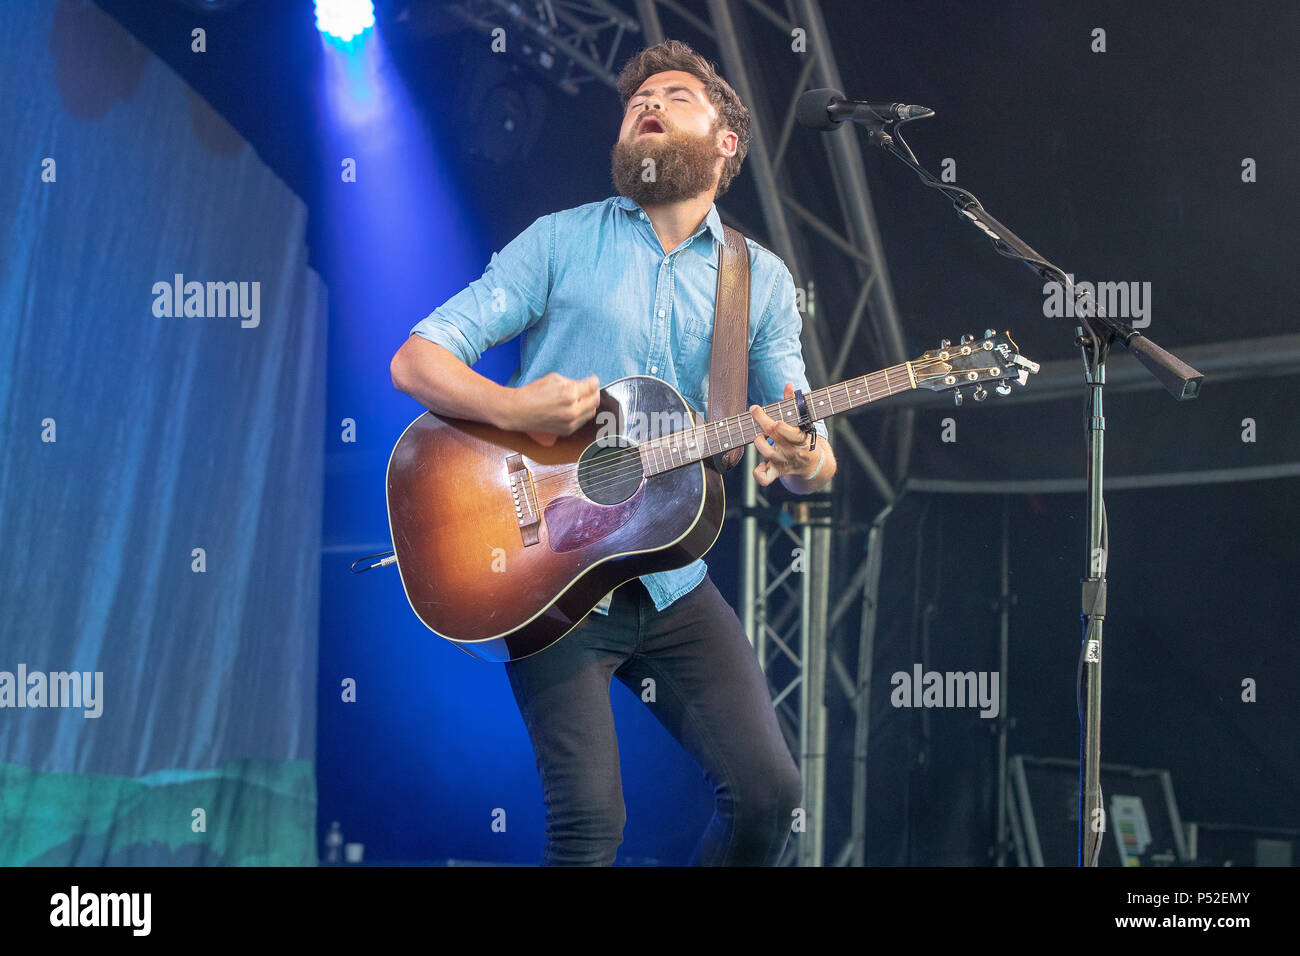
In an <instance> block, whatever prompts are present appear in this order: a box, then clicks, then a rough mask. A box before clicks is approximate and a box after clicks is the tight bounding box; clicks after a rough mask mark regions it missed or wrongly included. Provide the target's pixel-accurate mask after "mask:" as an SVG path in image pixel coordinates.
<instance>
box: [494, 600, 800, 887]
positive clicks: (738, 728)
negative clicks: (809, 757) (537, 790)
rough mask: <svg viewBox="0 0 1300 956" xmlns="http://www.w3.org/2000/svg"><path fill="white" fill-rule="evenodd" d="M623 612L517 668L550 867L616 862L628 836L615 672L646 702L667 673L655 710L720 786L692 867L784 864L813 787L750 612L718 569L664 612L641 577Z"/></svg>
mask: <svg viewBox="0 0 1300 956" xmlns="http://www.w3.org/2000/svg"><path fill="white" fill-rule="evenodd" d="M609 611H610V613H609V616H608V617H606V616H605V615H602V614H598V613H596V612H594V611H593V612H592V613H591V614H589V615H587V617H586V618H585V619H584V620H583V622H582V623H581V624H579V625H578V626H577V627H576V628H574V629H573V630H572V631H570V632H569V633H568V634H567V635H565V636H564V637H563V638H562V639H561V640H560V641H559V642H558V643H556V644H553V645H551V646H550V647H548V648H547V649H546V650H544V651H541V652H540V653H538V654H534V655H532V656H531V657H526V658H524V659H522V660H519V661H514V662H512V663H507V664H506V665H505V667H506V672H507V674H508V675H509V677H510V686H511V688H512V689H513V690H514V694H515V700H516V702H517V703H518V704H519V713H520V715H521V716H522V717H523V719H524V724H525V726H527V728H528V734H529V737H530V738H531V739H532V743H533V751H534V753H535V754H536V755H537V770H538V773H539V774H540V775H541V780H542V791H543V794H544V796H545V799H546V838H547V839H546V851H545V853H544V855H543V857H542V865H543V866H546V865H559V864H568V865H588V866H602V865H603V866H608V865H610V864H612V863H613V862H614V857H615V854H616V853H617V851H618V847H619V845H620V844H621V843H622V842H623V824H624V823H625V821H626V816H627V814H626V808H625V807H624V804H623V785H622V780H621V778H620V772H619V762H618V741H617V739H616V737H615V734H614V718H613V712H612V710H611V708H610V678H611V676H614V677H617V678H618V679H619V680H621V681H622V682H623V683H624V684H625V685H626V686H627V687H628V688H629V689H630V690H631V691H632V692H633V693H634V694H636V695H637V696H638V697H640V698H642V699H643V700H644V699H645V697H644V690H645V685H644V684H643V683H642V682H643V681H644V680H645V679H646V678H651V679H652V680H653V681H654V685H653V687H654V694H655V700H654V701H653V702H647V704H646V706H647V707H649V708H650V709H651V711H652V712H653V713H654V715H655V717H657V718H658V719H659V722H660V723H662V724H663V725H664V727H666V728H667V729H668V732H669V733H671V734H672V735H673V737H674V738H676V740H677V742H678V743H680V744H681V745H682V746H683V747H685V748H686V750H687V752H688V753H689V754H690V755H691V756H692V757H694V758H695V762H696V763H697V764H699V765H700V768H701V769H702V770H703V771H704V776H705V779H706V780H707V781H708V782H709V784H710V785H711V786H712V787H713V792H714V795H715V801H716V802H715V809H714V813H713V818H712V820H710V821H709V825H708V827H707V828H706V829H705V831H704V834H703V836H701V837H700V841H699V843H698V844H697V845H696V847H695V853H694V855H693V856H692V858H691V865H693V866H701V865H713V866H760V865H772V864H775V863H776V862H777V861H778V860H779V858H780V856H781V853H782V851H783V850H784V849H785V845H786V841H787V839H788V838H789V835H790V827H791V823H792V821H793V819H794V817H793V813H794V810H795V809H796V808H797V807H798V805H799V799H800V793H801V789H802V787H801V781H800V779H799V771H798V768H797V767H796V766H795V762H794V759H793V758H792V757H791V756H790V749H789V747H788V746H786V742H785V738H784V737H783V736H782V734H781V730H780V727H779V726H778V725H777V719H776V711H775V709H774V708H773V706H772V697H771V693H770V692H769V690H768V686H767V681H766V679H765V678H764V676H763V672H762V670H761V669H760V668H759V666H758V660H757V658H756V656H755V654H754V649H753V647H752V646H751V645H750V643H749V640H748V638H746V637H745V632H744V629H743V628H742V627H741V624H740V620H739V618H737V617H736V612H735V611H733V610H732V608H731V606H730V605H729V604H728V603H727V602H726V600H725V599H724V598H723V597H722V595H721V594H720V593H719V592H718V589H717V587H715V586H714V584H713V582H712V581H711V580H709V578H708V577H707V576H706V577H705V578H704V580H703V581H701V582H700V583H699V584H698V585H697V586H696V587H695V588H694V589H693V590H691V591H690V592H688V593H687V594H684V595H682V596H681V597H680V598H678V599H677V600H676V601H674V602H673V603H672V604H670V605H669V606H668V607H667V608H665V609H664V610H663V611H658V610H656V608H655V605H654V601H653V600H652V599H651V597H650V594H649V592H648V591H646V589H645V586H644V585H643V584H642V583H641V582H640V580H633V581H629V582H628V583H627V584H624V585H622V586H620V587H619V588H618V589H616V590H615V591H614V598H613V601H612V603H611V605H610V608H609ZM664 823H665V825H668V826H671V825H672V821H670V820H666V821H664Z"/></svg>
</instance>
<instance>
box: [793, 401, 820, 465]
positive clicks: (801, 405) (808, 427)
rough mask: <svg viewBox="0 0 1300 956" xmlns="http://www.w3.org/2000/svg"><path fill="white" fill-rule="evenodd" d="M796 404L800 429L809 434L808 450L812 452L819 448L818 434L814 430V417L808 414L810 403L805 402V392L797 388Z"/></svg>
mask: <svg viewBox="0 0 1300 956" xmlns="http://www.w3.org/2000/svg"><path fill="white" fill-rule="evenodd" d="M794 404H795V407H796V408H798V409H799V429H800V431H805V432H807V433H808V436H809V440H808V450H809V451H812V450H813V449H814V448H816V447H817V432H816V430H815V429H814V428H813V423H812V416H811V415H809V414H808V403H807V402H806V401H804V396H803V392H802V391H800V390H799V389H797V388H796V389H795V390H794Z"/></svg>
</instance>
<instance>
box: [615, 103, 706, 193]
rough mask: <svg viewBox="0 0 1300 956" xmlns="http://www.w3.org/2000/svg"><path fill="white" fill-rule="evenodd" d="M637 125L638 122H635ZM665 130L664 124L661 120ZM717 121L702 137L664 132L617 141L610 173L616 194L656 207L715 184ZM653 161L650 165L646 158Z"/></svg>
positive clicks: (701, 191)
mask: <svg viewBox="0 0 1300 956" xmlns="http://www.w3.org/2000/svg"><path fill="white" fill-rule="evenodd" d="M637 125H638V126H639V125H640V122H639V121H638V124H637ZM661 125H663V126H664V128H665V129H667V124H666V123H663V122H662V121H661ZM716 127H717V124H716V123H715V124H714V128H713V129H710V130H709V132H708V133H706V134H705V135H703V136H692V135H690V134H689V133H682V132H677V131H671V130H670V131H668V132H665V133H663V134H661V135H659V136H647V137H645V138H642V137H639V136H635V134H634V138H633V139H632V140H630V141H629V140H622V139H620V140H618V141H617V142H616V143H615V144H614V152H613V162H612V172H613V179H614V188H615V189H617V190H618V192H619V195H621V196H626V197H627V198H628V199H633V200H635V201H636V202H638V203H640V204H641V205H642V206H660V205H664V204H666V203H673V202H678V201H679V200H682V199H690V198H693V197H695V196H698V195H700V193H703V192H706V191H708V190H710V189H712V188H713V187H714V185H715V178H714V177H715V173H714V167H715V165H716V164H717V161H718V157H717V154H716V153H715V152H714V133H715V132H716ZM647 159H650V160H653V161H654V162H653V164H651V163H647V162H646V160H647Z"/></svg>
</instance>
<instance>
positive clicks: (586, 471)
mask: <svg viewBox="0 0 1300 956" xmlns="http://www.w3.org/2000/svg"><path fill="white" fill-rule="evenodd" d="M873 374H877V375H879V374H883V373H873ZM867 377H868V376H864V378H867ZM887 383H888V385H887V387H888V389H889V394H891V395H892V394H893V389H894V388H895V387H896V386H895V383H893V382H892V381H888V379H887ZM837 388H843V389H844V391H845V401H846V402H848V403H849V404H850V407H853V406H852V399H851V396H850V395H849V394H848V390H849V383H848V382H844V383H841V384H840V385H835V386H831V387H830V388H828V389H827V392H828V393H829V392H830V391H832V390H833V389H837ZM868 394H870V388H869V387H868ZM828 398H829V395H828ZM833 404H834V403H833V400H832V406H833ZM775 406H776V408H777V409H778V414H777V415H774V416H772V417H773V418H777V419H778V420H780V421H784V422H785V423H786V424H791V422H790V421H789V420H788V419H787V418H786V417H785V413H786V412H795V411H797V409H798V405H797V403H796V402H795V401H794V400H793V399H785V400H783V401H780V402H777V403H775ZM843 410H844V411H848V410H849V409H848V408H845V409H843ZM745 421H746V420H745V419H744V418H743V417H739V416H737V417H735V418H731V419H724V420H722V421H717V422H706V423H705V424H703V425H698V426H694V427H693V428H692V429H684V430H683V431H681V432H672V433H670V434H668V435H661V436H658V437H657V438H654V439H651V440H650V441H649V442H642V443H640V444H638V445H633V446H630V447H629V446H621V447H618V448H614V449H611V450H610V452H609V453H607V454H603V455H602V454H600V453H597V455H595V456H593V457H592V458H589V459H587V461H586V462H585V463H580V464H579V465H577V466H576V467H575V468H574V469H572V470H569V471H565V472H564V473H562V474H556V475H548V476H546V477H545V478H541V479H538V480H537V481H536V482H535V485H534V486H535V487H542V486H548V485H551V484H554V483H556V482H559V483H563V484H566V485H567V484H568V483H569V482H570V481H571V480H572V478H573V476H574V475H575V473H576V474H577V475H579V476H580V478H581V479H588V481H587V484H586V485H585V487H586V488H589V489H592V490H595V489H597V488H601V487H605V486H606V485H608V484H609V483H610V480H613V481H620V480H623V479H624V478H630V477H632V475H635V474H637V473H638V472H642V471H643V468H642V465H641V460H642V459H641V450H642V449H649V450H651V451H658V452H659V453H660V454H662V455H664V456H665V457H664V462H665V463H667V462H670V461H671V460H672V459H671V451H669V450H668V449H667V448H663V447H662V446H660V445H655V444H654V443H656V442H662V441H664V440H665V439H667V438H670V437H672V436H673V435H679V434H681V435H684V434H686V433H687V432H688V431H692V430H700V429H706V428H709V427H714V434H715V436H716V435H719V434H720V431H721V429H720V428H718V427H716V426H723V427H725V428H726V429H727V432H728V440H730V437H729V436H730V432H731V429H732V428H736V427H739V428H742V429H743V428H744V427H745ZM727 422H732V423H733V424H732V425H727V424H726V423H727ZM748 422H749V424H750V425H751V426H753V425H755V424H756V423H755V422H754V421H753V419H752V418H750V419H749V420H748ZM759 434H761V431H760V432H755V433H753V434H752V435H750V436H749V437H748V438H747V439H746V440H745V441H744V442H740V443H739V444H737V445H733V446H731V447H733V448H738V447H741V446H742V445H747V444H749V442H750V441H751V440H752V439H754V438H757V437H758V435H759ZM708 442H709V439H708V438H707V437H706V438H705V439H704V441H702V442H701V443H700V444H701V445H703V446H704V447H706V448H707V447H708ZM726 450H728V449H722V450H721V451H718V452H705V453H704V455H702V456H701V458H707V457H711V456H712V455H716V454H722V453H723V452H724V451H726ZM633 458H635V459H637V464H636V465H635V466H634V467H632V468H624V467H623V464H624V463H625V462H630V461H631V459H633ZM696 460H700V459H696ZM608 461H614V462H615V464H613V465H608V464H606V462H608ZM596 462H599V466H598V467H592V465H593V463H596ZM693 463H694V462H681V463H680V465H686V464H693ZM675 467H678V465H673V466H672V467H671V468H669V469H666V470H672V468H675ZM591 479H605V480H597V481H595V482H593V481H591Z"/></svg>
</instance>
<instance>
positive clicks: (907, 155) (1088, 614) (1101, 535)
mask: <svg viewBox="0 0 1300 956" xmlns="http://www.w3.org/2000/svg"><path fill="white" fill-rule="evenodd" d="M916 118H920V117H916ZM911 121H912V120H911V119H904V120H891V119H886V118H883V117H880V116H855V117H854V118H853V122H855V123H857V124H859V125H861V126H863V127H864V128H865V129H866V131H867V136H868V139H869V141H870V142H871V144H872V145H873V146H876V147H877V148H879V149H883V150H885V151H886V152H888V153H890V154H891V155H893V156H895V157H896V158H897V159H899V160H900V161H901V162H902V163H903V165H905V166H907V167H908V168H909V169H911V170H912V171H913V172H915V173H916V174H917V175H918V176H919V177H920V178H921V181H922V182H923V183H924V184H925V185H926V186H930V187H932V188H934V189H937V190H939V191H940V192H942V193H943V194H944V195H946V196H947V197H948V198H949V199H951V200H952V202H953V205H954V206H955V207H956V208H957V211H958V213H960V214H961V216H962V218H963V219H966V220H968V221H969V222H970V223H971V224H972V225H974V226H975V227H976V228H977V229H979V230H980V231H981V232H983V233H984V234H985V235H987V236H988V237H989V238H990V239H991V240H992V241H993V246H994V248H995V249H996V250H997V252H998V253H999V254H1001V255H1003V256H1006V257H1008V258H1011V259H1017V260H1019V261H1021V262H1023V263H1025V265H1027V266H1028V267H1029V268H1030V269H1032V270H1033V271H1034V272H1035V273H1036V274H1037V275H1039V276H1041V277H1042V278H1043V279H1046V280H1048V281H1056V282H1059V283H1061V284H1062V286H1063V287H1064V288H1065V290H1066V292H1067V293H1068V294H1069V295H1070V296H1071V297H1072V298H1073V299H1074V300H1075V302H1076V305H1075V310H1074V317H1075V318H1076V319H1078V326H1077V327H1076V328H1075V344H1076V345H1077V346H1079V350H1080V353H1081V355H1082V357H1083V379H1084V384H1085V386H1086V387H1087V389H1088V392H1087V394H1088V423H1087V425H1086V427H1085V430H1086V431H1087V435H1088V465H1087V497H1088V575H1087V577H1085V578H1083V579H1082V580H1081V584H1082V596H1081V602H1080V617H1081V618H1082V621H1083V639H1082V641H1081V644H1080V649H1079V668H1078V677H1077V678H1076V693H1077V695H1078V696H1077V698H1076V702H1075V703H1076V708H1077V710H1078V712H1079V722H1080V724H1081V733H1080V739H1079V745H1080V755H1079V764H1080V766H1079V771H1080V782H1079V831H1078V859H1077V863H1078V865H1079V866H1096V865H1097V862H1098V859H1099V858H1100V856H1101V846H1102V838H1103V835H1104V833H1105V831H1106V812H1105V810H1104V809H1103V807H1102V794H1101V644H1102V639H1101V638H1102V621H1103V620H1104V619H1105V616H1106V564H1107V557H1108V547H1109V534H1108V533H1107V527H1106V506H1105V502H1104V501H1103V499H1102V460H1103V458H1102V452H1103V448H1104V444H1105V441H1104V439H1105V428H1106V420H1105V418H1104V416H1103V415H1102V389H1103V386H1104V385H1105V384H1106V356H1107V353H1108V352H1109V351H1110V347H1111V345H1113V344H1114V343H1115V342H1116V341H1119V342H1120V343H1121V344H1122V345H1124V346H1125V347H1126V348H1127V349H1128V350H1129V351H1130V352H1132V353H1133V354H1134V355H1135V356H1136V357H1137V359H1138V361H1140V362H1141V363H1142V365H1143V366H1145V367H1146V369H1147V370H1148V371H1149V372H1151V374H1152V375H1154V376H1155V377H1156V378H1157V379H1158V380H1159V381H1160V384H1161V385H1162V386H1164V388H1165V390H1166V391H1168V392H1169V394H1171V395H1172V396H1173V397H1174V398H1175V399H1176V400H1178V401H1184V400H1187V399H1192V398H1195V397H1196V395H1197V394H1198V393H1199V391H1200V385H1201V380H1202V378H1203V376H1202V375H1201V373H1200V372H1198V371H1196V369H1194V368H1192V367H1191V366H1190V365H1187V364H1185V363H1184V362H1182V361H1181V360H1180V359H1178V358H1177V357H1175V356H1173V355H1171V354H1170V353H1168V352H1166V351H1165V350H1164V349H1162V348H1161V347H1160V346H1158V345H1156V344H1155V343H1154V342H1152V341H1151V340H1150V339H1148V338H1147V337H1146V336H1144V335H1142V333H1140V332H1138V331H1137V330H1136V329H1134V328H1133V327H1132V326H1130V325H1128V324H1127V323H1125V322H1121V321H1120V320H1119V319H1118V318H1115V317H1112V316H1109V315H1106V313H1105V310H1104V309H1103V308H1102V305H1101V303H1100V302H1097V301H1096V298H1095V296H1093V295H1092V293H1091V292H1090V291H1089V290H1086V289H1084V290H1080V289H1079V288H1077V287H1076V286H1075V284H1074V281H1073V279H1072V278H1071V277H1070V276H1069V275H1068V274H1066V273H1065V272H1064V271H1062V270H1061V269H1059V268H1058V267H1057V266H1055V265H1053V264H1052V263H1051V262H1048V261H1047V260H1046V259H1044V258H1043V257H1042V256H1041V255H1039V254H1038V253H1037V252H1036V251H1035V250H1034V249H1033V248H1032V247H1030V245H1029V244H1028V243H1026V242H1025V241H1024V240H1023V239H1021V238H1020V237H1019V236H1017V235H1016V234H1015V233H1014V232H1012V231H1011V230H1010V229H1008V228H1007V227H1006V226H1004V225H1003V224H1002V223H1001V222H999V221H998V220H997V219H995V218H994V217H993V216H992V215H990V214H989V212H988V211H987V210H986V209H985V208H984V206H983V205H982V204H981V203H980V201H979V200H978V199H976V198H975V197H974V196H973V195H971V194H970V193H969V192H967V191H966V190H964V189H961V188H960V187H958V186H954V185H953V184H951V183H945V182H941V181H940V180H938V179H936V178H935V177H934V176H933V175H932V174H931V173H930V172H929V171H928V170H926V169H924V168H923V167H922V166H921V165H920V164H919V163H918V162H917V160H916V157H915V156H914V155H913V154H912V150H911V149H910V148H908V146H907V143H905V142H904V141H903V137H902V134H901V133H900V132H899V131H898V127H899V126H902V125H903V124H904V123H907V122H911ZM1000 785H1001V786H1005V785H1006V782H1005V781H1001V782H1000ZM999 823H1000V821H999Z"/></svg>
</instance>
